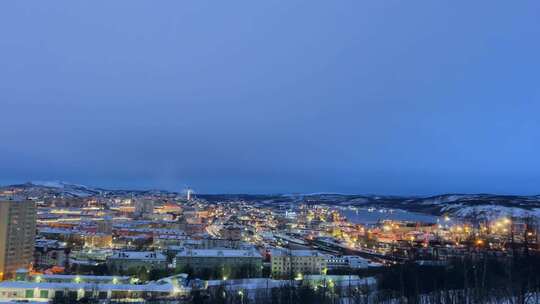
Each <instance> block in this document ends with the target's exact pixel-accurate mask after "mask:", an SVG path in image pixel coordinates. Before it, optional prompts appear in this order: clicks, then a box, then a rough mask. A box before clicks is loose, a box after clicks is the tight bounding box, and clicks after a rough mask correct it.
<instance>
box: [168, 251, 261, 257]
mask: <svg viewBox="0 0 540 304" xmlns="http://www.w3.org/2000/svg"><path fill="white" fill-rule="evenodd" d="M176 256H177V257H228V258H234V257H256V258H262V256H261V254H260V253H259V252H258V251H255V250H243V249H187V250H184V251H181V252H179V253H178V254H177V255H176Z"/></svg>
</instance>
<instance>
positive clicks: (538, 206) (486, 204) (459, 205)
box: [0, 181, 540, 218]
mask: <svg viewBox="0 0 540 304" xmlns="http://www.w3.org/2000/svg"><path fill="white" fill-rule="evenodd" d="M7 188H12V189H13V188H17V189H20V190H21V195H25V196H39V195H43V194H46V195H54V196H60V197H68V198H69V197H72V198H85V197H91V196H98V195H130V194H132V195H144V194H167V195H179V194H178V193H176V192H170V191H164V190H110V189H103V188H99V187H89V186H85V185H78V184H72V183H67V182H62V181H33V182H28V183H24V184H19V185H10V186H2V187H0V190H5V189H7ZM197 197H198V198H201V199H204V200H207V201H209V202H216V201H231V202H232V201H247V202H257V203H259V204H269V205H278V204H284V205H289V204H297V203H304V204H326V205H335V206H341V207H350V206H353V207H360V208H361V207H366V208H367V207H379V208H389V209H403V210H407V211H414V212H421V213H428V214H433V215H442V214H448V215H451V216H457V217H462V218H473V217H474V218H493V217H499V216H517V217H525V216H535V217H538V218H540V195H528V196H526V195H523V196H521V195H497V194H441V195H434V196H427V197H418V196H391V195H358V194H341V193H309V194H197Z"/></svg>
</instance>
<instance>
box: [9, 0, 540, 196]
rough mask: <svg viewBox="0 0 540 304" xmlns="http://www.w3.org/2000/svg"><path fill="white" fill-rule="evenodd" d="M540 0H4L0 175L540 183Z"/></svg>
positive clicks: (195, 181) (164, 180)
mask: <svg viewBox="0 0 540 304" xmlns="http://www.w3.org/2000/svg"><path fill="white" fill-rule="evenodd" d="M539 73H540V1H538V0H524V1H506V0H505V1H502V0H501V1H498V0H489V1H488V0H485V1H484V0H479V1H444V0H443V1H397V0H362V1H357V0H354V1H353V0H351V1H347V0H343V1H342V0H339V1H335V0H334V1H314V0H306V1H295V0H292V1H273V0H268V1H204V0H196V1H176V0H175V1H133V0H130V1H127V0H126V1H119V0H115V1H71V0H70V1H53V2H51V1H15V0H14V1H2V2H1V3H0V113H1V116H0V139H1V140H0V183H2V184H6V183H15V182H24V181H28V180H64V181H69V182H76V183H83V184H90V185H96V186H106V187H115V188H118V187H122V188H126V187H128V188H129V187H131V188H163V189H170V190H181V189H182V188H183V187H184V186H186V185H191V186H192V187H194V188H195V189H196V190H197V191H198V192H206V193H219V192H236V193H237V192H250V193H263V192H267V193H268V192H272V193H276V192H319V191H333V192H345V193H381V194H431V193H439V192H497V193H519V194H530V193H540V75H539Z"/></svg>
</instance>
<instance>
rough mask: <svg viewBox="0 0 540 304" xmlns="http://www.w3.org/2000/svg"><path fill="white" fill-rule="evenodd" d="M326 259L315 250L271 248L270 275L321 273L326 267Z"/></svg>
mask: <svg viewBox="0 0 540 304" xmlns="http://www.w3.org/2000/svg"><path fill="white" fill-rule="evenodd" d="M326 260H327V256H326V255H324V254H322V253H320V252H318V251H316V250H273V251H272V253H271V259H270V262H271V267H272V275H273V276H276V277H283V276H295V277H298V276H302V275H305V274H321V273H323V272H324V270H325V269H326Z"/></svg>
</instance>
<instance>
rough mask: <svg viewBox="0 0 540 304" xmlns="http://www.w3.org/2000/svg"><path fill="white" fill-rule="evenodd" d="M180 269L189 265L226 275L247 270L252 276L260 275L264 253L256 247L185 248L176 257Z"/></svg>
mask: <svg viewBox="0 0 540 304" xmlns="http://www.w3.org/2000/svg"><path fill="white" fill-rule="evenodd" d="M175 265H176V268H177V269H179V270H182V269H186V267H189V268H191V269H193V270H194V271H195V272H197V273H199V272H201V271H204V270H212V271H221V274H222V275H223V276H225V277H227V276H230V275H231V274H233V273H235V272H238V271H240V270H243V271H245V272H246V273H245V275H247V276H250V277H256V276H259V275H260V273H261V268H262V255H261V254H260V253H259V252H258V251H256V250H255V249H253V248H251V249H185V250H182V251H179V252H178V253H177V255H176V259H175Z"/></svg>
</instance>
